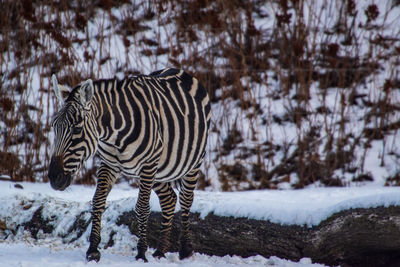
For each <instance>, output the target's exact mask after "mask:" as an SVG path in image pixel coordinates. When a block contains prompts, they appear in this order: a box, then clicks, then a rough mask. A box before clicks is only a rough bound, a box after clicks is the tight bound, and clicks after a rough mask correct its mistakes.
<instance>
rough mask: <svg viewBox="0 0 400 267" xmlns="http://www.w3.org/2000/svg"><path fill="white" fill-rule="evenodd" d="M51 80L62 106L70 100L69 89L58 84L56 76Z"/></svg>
mask: <svg viewBox="0 0 400 267" xmlns="http://www.w3.org/2000/svg"><path fill="white" fill-rule="evenodd" d="M51 80H52V82H53V89H54V93H55V94H56V97H57V99H58V101H59V102H60V103H61V104H64V102H65V100H66V99H67V98H68V96H69V93H70V92H69V90H68V88H67V87H65V86H63V85H61V84H58V81H57V77H56V75H55V74H53V75H52V76H51Z"/></svg>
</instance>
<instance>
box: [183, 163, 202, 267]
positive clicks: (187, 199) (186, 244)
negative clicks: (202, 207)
mask: <svg viewBox="0 0 400 267" xmlns="http://www.w3.org/2000/svg"><path fill="white" fill-rule="evenodd" d="M197 174H198V171H197V170H195V171H192V172H190V173H189V174H188V175H187V176H186V177H185V178H184V179H183V180H182V183H181V191H180V192H179V204H180V205H181V210H182V215H181V216H182V218H181V222H182V229H181V238H180V241H181V249H180V250H179V258H180V259H184V258H187V257H190V256H191V255H192V254H193V251H194V249H193V246H192V242H191V238H190V227H189V212H190V207H191V206H192V203H193V197H194V192H193V191H194V189H195V187H196V183H197Z"/></svg>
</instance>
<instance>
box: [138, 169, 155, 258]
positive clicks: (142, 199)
mask: <svg viewBox="0 0 400 267" xmlns="http://www.w3.org/2000/svg"><path fill="white" fill-rule="evenodd" d="M153 183H154V173H147V172H146V171H143V170H142V175H140V183H139V196H138V200H137V203H136V219H137V221H138V226H139V241H138V244H137V251H138V254H137V255H136V259H137V260H139V259H142V260H143V261H145V262H147V259H146V251H147V221H148V219H149V214H150V193H151V189H152V187H153Z"/></svg>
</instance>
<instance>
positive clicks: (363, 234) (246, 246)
mask: <svg viewBox="0 0 400 267" xmlns="http://www.w3.org/2000/svg"><path fill="white" fill-rule="evenodd" d="M23 208H24V209H25V208H26V209H30V206H29V207H26V206H24V207H23ZM32 209H34V208H32ZM47 213H48V211H47V212H46V216H44V215H43V204H41V206H40V207H39V208H37V206H36V208H35V209H34V211H32V217H31V220H30V221H28V222H24V223H22V224H21V225H17V226H15V225H14V226H13V227H14V229H11V231H9V233H15V232H17V229H18V228H20V227H23V228H24V229H25V230H28V231H30V232H31V235H32V237H33V238H38V236H37V235H38V233H40V232H43V233H46V234H51V233H52V232H54V235H56V236H58V237H60V238H62V239H63V241H64V242H74V241H75V240H77V239H78V238H80V237H81V236H82V235H83V233H85V232H86V231H88V229H89V228H88V227H89V226H90V210H89V209H87V206H86V207H85V210H83V211H80V213H79V214H77V215H76V216H75V221H74V222H73V223H72V222H71V227H70V229H69V230H68V231H67V232H66V233H64V234H62V235H61V234H59V233H58V234H57V233H55V231H54V229H56V228H57V225H56V224H57V220H56V219H54V218H57V216H59V214H47ZM179 218H180V213H179V212H178V213H177V214H176V216H175V218H174V224H173V229H172V236H171V251H178V245H179V244H178V242H179V241H178V240H179V234H180V220H179ZM160 222H161V213H159V212H152V213H151V214H150V218H149V231H148V242H149V245H150V247H155V246H156V244H157V242H158V238H159V236H158V232H159V229H160ZM107 223H108V224H109V223H115V224H116V225H119V226H128V227H129V230H130V232H131V233H132V234H133V235H136V233H137V227H136V220H135V215H134V212H133V211H126V212H123V213H121V214H120V215H119V216H118V217H117V219H116V220H115V221H114V222H111V221H108V222H107ZM190 223H191V230H192V240H193V246H194V248H195V250H196V251H197V252H199V253H204V254H208V255H217V256H224V255H238V256H242V257H248V256H252V255H262V256H264V257H270V256H277V257H280V258H285V259H289V260H292V261H298V260H300V259H301V258H304V257H308V258H311V259H312V261H313V262H317V263H324V264H326V265H330V266H332V265H341V266H400V207H398V206H392V207H377V208H368V209H351V210H346V211H341V212H339V213H336V214H334V215H333V216H331V217H330V218H328V219H327V220H325V221H323V222H321V223H320V224H319V225H318V226H314V227H307V226H297V225H280V224H275V223H271V222H268V221H262V220H254V219H247V218H234V217H222V216H216V215H214V214H209V215H207V216H206V217H205V218H200V214H198V213H193V214H191V216H190ZM0 225H2V227H0V231H5V230H4V229H7V225H6V224H5V223H4V220H2V218H1V216H0ZM114 235H115V232H111V234H110V237H109V240H108V242H107V243H106V245H105V247H104V248H107V247H111V246H113V245H114V240H113V238H114Z"/></svg>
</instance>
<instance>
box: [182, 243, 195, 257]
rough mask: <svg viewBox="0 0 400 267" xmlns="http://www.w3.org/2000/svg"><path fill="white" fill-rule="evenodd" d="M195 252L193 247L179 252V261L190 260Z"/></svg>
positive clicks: (187, 247)
mask: <svg viewBox="0 0 400 267" xmlns="http://www.w3.org/2000/svg"><path fill="white" fill-rule="evenodd" d="M193 252H194V250H193V248H192V247H189V246H186V247H183V248H181V250H180V251H179V259H181V260H183V259H186V258H189V257H190V256H192V255H193Z"/></svg>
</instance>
